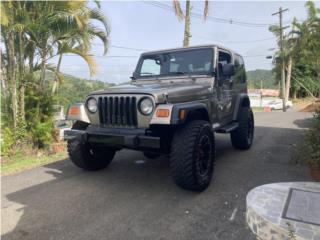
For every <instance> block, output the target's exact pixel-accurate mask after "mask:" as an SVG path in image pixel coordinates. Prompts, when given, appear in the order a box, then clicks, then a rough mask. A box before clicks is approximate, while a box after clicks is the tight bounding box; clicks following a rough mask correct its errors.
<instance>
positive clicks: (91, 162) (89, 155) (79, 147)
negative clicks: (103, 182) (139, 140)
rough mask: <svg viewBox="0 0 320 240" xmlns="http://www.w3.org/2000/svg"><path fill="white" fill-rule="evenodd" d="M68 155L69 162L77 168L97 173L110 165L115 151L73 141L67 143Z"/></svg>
mask: <svg viewBox="0 0 320 240" xmlns="http://www.w3.org/2000/svg"><path fill="white" fill-rule="evenodd" d="M68 153H69V157H70V159H71V161H72V162H73V163H74V164H75V165H76V166H77V167H79V168H82V169H84V170H88V171H97V170H100V169H103V168H106V167H107V166H108V165H109V164H110V163H111V161H112V159H113V157H114V155H115V153H116V151H115V150H113V149H110V148H106V147H98V146H96V145H93V144H90V143H82V142H81V141H80V140H77V139H73V140H69V141H68Z"/></svg>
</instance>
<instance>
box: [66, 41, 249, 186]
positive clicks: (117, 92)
mask: <svg viewBox="0 0 320 240" xmlns="http://www.w3.org/2000/svg"><path fill="white" fill-rule="evenodd" d="M131 78H132V81H131V84H129V85H120V86H116V87H111V88H108V89H106V90H100V91H96V92H93V93H91V94H89V95H88V96H87V97H86V99H85V102H84V103H78V104H74V105H72V106H70V107H69V109H68V113H67V119H69V120H73V121H74V124H73V127H72V129H71V130H67V131H65V139H66V140H67V141H68V152H69V156H70V159H71V161H72V162H73V163H74V164H75V165H76V166H78V167H80V168H82V169H85V170H99V169H103V168H105V167H107V166H108V165H109V164H110V163H111V161H112V159H113V158H114V156H115V153H116V152H117V151H119V150H121V149H123V148H128V149H134V150H139V151H142V152H143V153H144V155H145V157H147V158H156V157H158V156H160V155H169V159H170V160H169V165H170V171H171V175H172V178H173V179H174V181H175V182H176V184H177V185H179V186H180V187H182V188H185V189H188V190H194V191H203V190H205V189H206V188H207V187H208V186H209V184H210V182H211V179H212V176H213V171H214V160H215V137H214V133H230V136H231V143H232V145H233V146H234V147H235V148H237V149H243V150H246V149H249V148H250V147H251V144H252V140H253V133H254V119H253V113H252V110H251V108H250V101H249V97H248V95H247V81H246V72H245V66H244V61H243V58H242V57H241V56H240V55H239V54H237V53H235V52H234V51H232V50H230V49H227V48H225V47H222V46H218V45H206V46H195V47H187V48H176V49H169V50H161V51H152V52H147V53H143V54H142V55H141V56H140V59H139V61H138V64H137V66H136V69H135V71H134V73H133V75H132V77H131Z"/></svg>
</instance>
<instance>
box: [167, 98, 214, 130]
mask: <svg viewBox="0 0 320 240" xmlns="http://www.w3.org/2000/svg"><path fill="white" fill-rule="evenodd" d="M180 110H186V114H185V117H184V119H182V120H181V119H180V118H179V113H180ZM194 113H197V114H201V115H203V117H204V118H205V120H207V121H209V122H210V117H209V114H208V107H207V105H206V104H205V103H202V102H191V103H180V104H174V105H173V108H172V114H171V121H170V123H171V124H172V125H178V124H183V123H185V122H186V121H187V120H188V117H190V116H191V115H192V114H194Z"/></svg>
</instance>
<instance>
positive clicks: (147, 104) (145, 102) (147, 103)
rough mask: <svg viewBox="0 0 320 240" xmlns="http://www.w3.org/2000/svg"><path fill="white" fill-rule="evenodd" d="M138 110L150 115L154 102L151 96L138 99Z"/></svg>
mask: <svg viewBox="0 0 320 240" xmlns="http://www.w3.org/2000/svg"><path fill="white" fill-rule="evenodd" d="M138 109H139V112H140V113H141V114H143V115H146V116H147V115H150V114H151V113H152V112H153V110H154V104H153V101H152V99H151V98H149V97H144V98H142V99H141V100H140V101H139V105H138Z"/></svg>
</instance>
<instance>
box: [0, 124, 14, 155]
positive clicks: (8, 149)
mask: <svg viewBox="0 0 320 240" xmlns="http://www.w3.org/2000/svg"><path fill="white" fill-rule="evenodd" d="M2 136H3V139H2V142H1V154H2V155H4V156H9V155H12V154H13V153H14V149H15V148H14V144H15V142H16V141H15V135H14V132H13V131H12V130H11V128H8V127H6V128H4V129H3V134H2Z"/></svg>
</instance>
